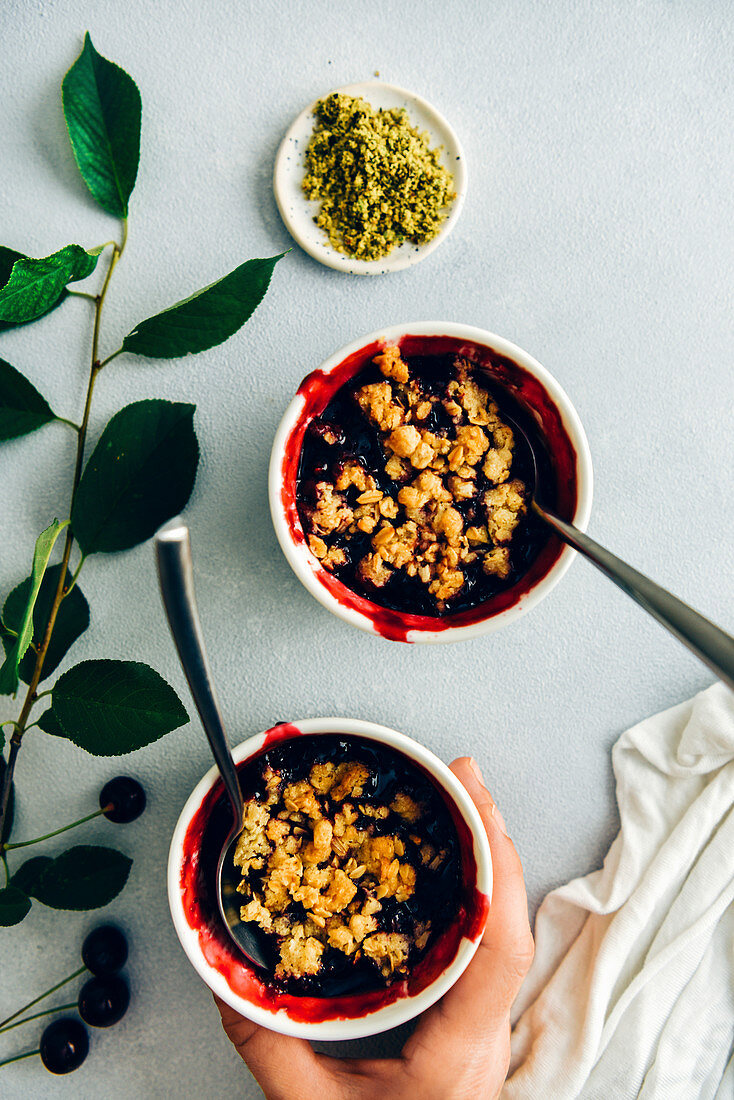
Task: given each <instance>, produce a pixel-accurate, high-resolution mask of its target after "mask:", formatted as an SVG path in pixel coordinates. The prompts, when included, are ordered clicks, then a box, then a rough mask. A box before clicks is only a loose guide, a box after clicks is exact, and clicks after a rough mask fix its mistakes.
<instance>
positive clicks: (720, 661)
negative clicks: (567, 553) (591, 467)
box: [531, 501, 734, 689]
mask: <svg viewBox="0 0 734 1100" xmlns="http://www.w3.org/2000/svg"><path fill="white" fill-rule="evenodd" d="M531 507H532V509H533V511H534V512H535V513H536V514H537V515H539V516H540V517H541V519H543V520H545V522H546V523H547V524H548V525H549V527H552V528H553V530H554V531H555V532H556V534H558V535H560V537H561V538H562V539H563V540H564V542H567V543H568V544H569V546H573V548H574V550H578V552H579V553H580V554H583V555H584V557H585V558H588V559H589V561H590V562H593V564H594V565H595V566H596V567H597V569H600V570H601V571H602V573H604V574H605V575H606V576H607V577H609V579H610V580H611V581H614V583H615V584H616V585H617V586H618V587H619V588H621V589H622V591H623V592H626V593H627V595H628V596H631V597H632V599H633V600H635V601H636V602H637V603H638V604H639V605H640V607H643V608H644V609H645V611H647V612H648V613H649V614H650V615H652V617H653V618H654V619H657V621H658V622H659V623H662V625H663V626H664V627H665V628H666V629H667V630H669V631H670V633H671V634H673V635H675V637H676V638H678V640H679V641H681V642H683V644H684V645H686V646H688V648H689V649H690V650H691V651H692V652H693V653H695V654H696V656H697V657H699V658H700V659H701V660H702V661H703V662H704V664H706V665H708V666H709V668H710V669H712V670H713V671H714V672H715V673H716V675H717V676H720V677H721V679H722V680H723V681H724V683H725V684H727V685H728V686H729V687H730V688H732V689H734V638H732V636H731V634H727V633H726V631H725V630H722V629H721V627H719V626H716V625H715V624H714V623H712V622H711V621H710V619H705V618H704V617H703V615H700V614H699V613H698V611H694V610H693V608H692V607H689V606H688V604H686V603H683V601H682V600H679V599H678V597H677V596H674V595H673V594H672V592H668V591H667V589H665V588H661V587H660V585H659V584H655V582H654V581H651V580H650V578H649V577H646V576H644V575H643V574H642V573H638V572H637V570H636V569H633V568H632V566H631V565H627V563H626V562H623V561H622V560H621V559H620V558H618V557H616V556H615V555H614V554H612V553H610V552H609V550H605V549H604V547H603V546H600V545H599V543H598V542H594V540H593V539H591V538H589V536H588V535H586V534H584V532H583V531H579V530H578V528H576V527H573V526H572V525H571V524H570V523H566V522H565V521H564V520H562V519H560V518H559V517H558V516H556V515H554V514H553V513H552V512H547V511H546V510H545V508H541V507H540V505H538V504H536V502H535V501H533V502H532V505H531Z"/></svg>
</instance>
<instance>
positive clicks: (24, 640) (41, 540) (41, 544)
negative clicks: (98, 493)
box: [0, 519, 68, 695]
mask: <svg viewBox="0 0 734 1100" xmlns="http://www.w3.org/2000/svg"><path fill="white" fill-rule="evenodd" d="M67 525H68V521H65V522H64V523H59V521H58V520H57V519H55V520H54V521H53V523H52V524H51V526H50V527H47V528H46V530H45V531H42V532H41V534H40V535H39V536H38V538H37V539H36V548H35V551H34V553H33V566H32V567H31V576H30V585H29V587H28V601H27V603H26V606H25V610H24V611H23V615H22V616H21V618H20V624H19V630H18V636H17V638H16V639H15V641H14V643H13V645H12V646H11V647H10V650H9V651H8V653H7V655H6V657H5V661H4V662H3V666H2V668H0V695H15V692H16V691H17V690H18V665H19V664H20V662H21V660H22V658H23V656H24V654H25V652H26V650H27V649H28V646H29V645H30V644H31V642H32V641H33V609H34V607H35V604H36V598H37V596H38V592H39V589H40V587H41V582H42V580H43V575H44V573H45V572H46V567H47V565H48V559H49V558H50V557H51V551H52V550H53V548H54V543H55V542H56V539H57V538H58V536H59V532H61V531H62V530H63V529H64V527H66V526H67ZM7 625H8V624H7V623H6V624H5V626H6V628H7Z"/></svg>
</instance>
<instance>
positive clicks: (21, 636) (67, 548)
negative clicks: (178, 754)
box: [0, 34, 282, 925]
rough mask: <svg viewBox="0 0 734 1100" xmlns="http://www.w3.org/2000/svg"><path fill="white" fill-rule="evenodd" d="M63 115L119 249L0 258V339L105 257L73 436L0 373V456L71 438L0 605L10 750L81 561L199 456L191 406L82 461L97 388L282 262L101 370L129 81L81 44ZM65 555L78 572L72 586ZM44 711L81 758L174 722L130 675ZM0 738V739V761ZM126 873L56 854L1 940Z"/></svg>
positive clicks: (71, 616) (125, 343) (187, 487)
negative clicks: (19, 695)
mask: <svg viewBox="0 0 734 1100" xmlns="http://www.w3.org/2000/svg"><path fill="white" fill-rule="evenodd" d="M62 103H63V110H64V117H65V119H66V125H67V129H68V133H69V140H70V142H71V148H72V152H73V155H74V158H75V160H76V163H77V165H78V167H79V171H80V173H81V177H82V179H83V180H84V183H85V184H86V186H87V188H88V191H89V193H90V195H91V197H92V199H93V200H94V201H95V202H96V203H97V204H98V205H99V206H100V207H101V208H102V209H103V210H105V211H106V212H107V213H108V214H110V215H112V216H113V217H115V218H117V219H119V220H120V222H121V231H122V243H120V244H118V243H115V242H108V244H107V245H101V246H98V247H93V248H86V247H82V246H81V245H79V244H67V245H65V246H64V247H62V248H59V249H57V251H55V252H53V253H51V254H50V255H48V256H44V257H41V258H33V257H31V256H29V255H27V254H26V253H24V252H20V251H17V250H16V249H15V248H11V247H9V246H4V245H0V334H1V333H2V332H3V331H7V330H10V329H12V328H14V327H16V326H19V325H25V324H28V323H31V322H33V321H37V320H38V319H39V318H41V317H44V316H46V315H47V314H49V313H50V312H51V311H53V310H55V309H56V308H57V307H58V306H60V305H62V304H63V303H65V302H67V301H69V300H70V299H71V298H72V297H73V296H74V295H75V294H77V295H78V294H79V291H76V290H74V289H71V287H72V284H75V283H78V282H80V281H82V280H84V279H87V278H89V277H90V276H92V275H93V274H94V273H95V271H96V269H97V267H98V265H99V261H100V257H102V255H103V253H104V252H105V249H107V248H109V247H111V248H112V253H111V256H110V257H109V258H108V267H107V271H106V274H105V277H104V282H103V284H102V286H101V289H100V290H99V292H94V291H93V292H91V293H87V292H86V291H82V297H86V298H89V299H91V301H92V303H93V305H94V310H95V326H94V340H93V352H92V366H91V376H90V383H89V389H88V395H87V407H86V409H85V413H84V418H83V420H82V423H81V425H79V426H77V425H76V424H74V423H72V421H70V420H67V419H66V418H65V417H63V416H61V415H60V414H59V413H57V412H56V411H55V410H54V409H53V408H52V407H51V405H50V403H49V402H48V400H47V399H46V398H45V397H44V395H43V394H42V393H41V392H40V391H39V390H38V389H37V388H36V386H35V385H34V384H33V383H32V382H31V381H29V379H28V378H27V377H26V376H25V375H24V374H23V373H22V372H21V371H20V370H18V369H17V368H16V367H15V366H13V365H12V364H10V363H9V362H7V361H6V360H5V359H2V358H0V442H4V441H8V440H15V439H19V438H20V437H23V436H26V435H29V434H30V433H32V432H36V431H38V430H40V429H41V428H43V427H45V426H46V425H48V424H51V423H54V422H59V421H63V422H64V423H66V424H67V425H70V426H71V427H72V428H74V429H75V430H76V432H77V433H78V456H77V466H76V471H75V474H74V481H73V485H72V497H71V499H72V505H71V509H70V516H69V519H68V520H65V521H64V522H60V521H59V520H56V519H55V520H53V522H52V523H51V524H50V525H49V526H48V527H47V528H46V530H45V531H43V532H41V534H40V535H39V537H38V539H37V541H36V545H35V549H34V553H33V559H32V563H31V568H30V572H29V575H28V576H27V577H26V578H25V579H24V580H22V581H21V582H20V583H19V584H16V586H15V587H14V588H13V589H12V590H11V591H10V592H9V594H8V595H7V597H6V599H5V602H4V604H3V606H2V611H1V612H0V641H2V646H3V649H4V661H3V662H2V665H1V666H0V693H5V694H11V695H12V694H15V692H16V691H17V689H18V687H19V686H20V684H21V683H22V684H25V685H29V694H28V695H27V698H26V702H25V703H24V709H23V710H22V711H21V717H20V719H19V721H18V722H17V723H13V724H14V725H16V726H17V727H18V729H17V731H16V737H15V738H14V740H15V741H16V747H17V734H18V733H20V734H22V733H23V732H24V731H25V729H27V728H31V727H29V726H28V724H27V723H28V717H27V716H28V714H29V710H30V709H32V707H33V706H35V705H36V703H37V701H38V700H37V698H36V694H35V693H36V690H37V688H38V685H39V684H41V683H42V682H43V681H45V680H46V679H47V678H48V677H50V676H51V675H52V674H53V673H55V672H56V671H57V669H58V667H59V665H60V664H61V662H62V661H63V660H64V659H65V658H66V656H67V654H68V652H69V650H70V649H71V647H72V646H73V645H74V643H75V642H76V641H77V639H78V638H79V637H80V636H81V635H82V634H83V633H84V631H85V630H86V629H87V627H88V626H89V622H90V610H89V605H88V603H87V600H86V598H85V596H84V594H83V592H82V591H81V589H80V587H79V584H78V583H77V577H78V575H79V571H80V569H81V568H82V566H83V565H84V562H85V561H86V559H87V558H89V557H90V556H92V555H94V554H102V553H103V554H109V553H115V552H119V551H124V550H129V549H131V548H132V547H135V546H138V545H139V544H140V543H142V542H144V541H145V540H146V539H148V538H149V537H150V536H151V535H152V534H153V533H154V532H155V530H156V529H157V528H158V527H159V526H160V525H161V524H162V523H164V522H165V521H166V520H167V519H169V518H170V517H171V516H173V515H175V514H176V513H178V512H180V511H181V510H182V509H183V508H184V507H185V505H186V503H187V502H188V500H189V498H190V496H191V493H192V490H193V487H194V482H195V479H196V471H197V466H198V460H199V444H198V441H197V437H196V432H195V430H194V413H195V406H194V405H193V404H187V403H179V402H173V401H164V400H160V399H147V400H141V401H135V402H133V403H131V404H129V405H127V406H126V407H125V408H123V409H121V410H120V411H119V412H117V413H116V414H115V415H114V416H113V417H112V418H111V419H110V420H109V422H108V423H107V424H106V426H104V427H103V429H102V432H101V435H100V437H99V440H98V442H97V444H96V446H95V447H94V448H93V449H92V451H91V454H90V455H88V456H87V455H86V454H85V450H86V448H85V442H86V430H87V426H88V423H89V409H90V406H91V398H92V391H93V388H94V383H95V378H96V376H97V375H98V374H99V372H100V371H102V370H103V368H105V367H106V365H107V364H109V363H110V362H111V361H112V360H113V359H116V358H117V356H119V355H122V354H126V355H135V356H139V357H144V358H153V359H174V358H179V357H183V356H186V355H190V354H193V353H197V352H202V351H205V350H207V349H208V348H212V347H214V346H215V345H217V344H220V343H221V342H222V341H224V340H226V339H228V338H229V337H231V336H232V335H234V333H235V332H237V331H238V329H240V328H241V327H242V325H244V324H245V322H246V321H247V320H248V319H249V317H250V316H251V315H252V313H253V311H254V310H255V309H256V308H257V306H258V305H259V303H260V302H261V301H262V299H263V297H264V295H265V293H266V291H267V289H268V286H269V284H270V280H271V277H272V274H273V270H274V268H275V265H276V264H277V262H278V261H279V260H280V259H281V255H282V254H281V255H278V256H272V257H270V258H263V259H250V260H247V261H245V262H244V263H240V264H239V265H238V266H236V267H235V268H234V269H233V270H232V271H230V272H229V274H226V275H224V276H223V277H222V278H220V279H218V280H217V281H215V282H213V283H210V284H209V285H207V286H205V287H203V289H201V290H198V291H196V292H195V293H193V294H190V295H189V296H188V297H186V298H184V299H182V300H181V301H179V302H177V303H175V304H174V305H172V306H169V307H168V308H165V309H163V310H162V311H161V312H159V313H157V314H155V315H154V316H151V317H148V318H146V319H145V320H142V321H140V322H139V323H138V324H136V325H133V326H132V327H131V328H130V330H129V332H128V334H127V336H125V337H124V339H123V340H122V343H121V345H120V347H119V348H118V350H117V351H115V352H114V353H113V354H111V355H109V356H107V358H106V359H104V360H100V358H99V357H98V350H97V349H98V337H99V321H100V316H101V310H102V306H103V303H104V298H105V294H106V290H107V286H108V284H109V279H110V276H111V274H112V271H113V269H114V267H115V264H116V263H117V261H118V260H119V258H120V256H121V254H122V252H123V249H124V244H125V239H126V233H127V218H128V214H129V211H130V202H131V197H132V194H133V190H134V187H135V181H136V179H137V175H138V167H139V160H140V138H141V119H142V104H141V97H140V92H139V90H138V88H137V86H136V84H135V82H134V81H133V79H132V78H131V77H130V76H129V75H128V74H127V73H126V72H125V71H124V70H123V69H122V68H120V67H119V66H118V65H116V64H114V63H113V62H112V61H109V60H108V59H107V58H105V57H103V56H102V55H101V54H99V53H98V52H97V50H96V49H95V47H94V45H93V43H92V40H91V38H90V36H89V34H87V35H86V37H85V39H84V46H83V49H82V52H81V54H80V56H79V57H78V59H77V60H76V62H75V63H74V65H73V66H72V67H71V69H70V70H69V72H68V73H67V74H66V76H65V77H64V80H63V83H62ZM36 373H37V372H36ZM60 535H63V538H62V540H61V542H60V543H59V542H58V540H59V536H60ZM57 543H58V545H61V543H63V546H64V549H63V553H62V556H61V560H60V561H58V560H57V561H54V562H53V563H52V556H53V554H54V551H55V548H56V547H57ZM74 546H76V547H77V548H78V557H79V561H78V564H77V566H76V569H75V570H74V571H72V568H71V564H70V562H71V558H70V555H71V552H72V548H73V547H74ZM41 660H42V667H40V668H39V662H40V661H41ZM31 692H32V694H31ZM49 696H50V702H48V703H44V705H45V706H47V709H46V710H44V711H43V712H42V713H41V715H40V718H38V719H37V720H35V721H34V722H33V723H32V725H33V726H37V727H38V728H39V729H41V730H43V731H44V732H45V733H46V734H49V735H51V736H54V737H61V738H64V739H65V740H67V741H69V742H71V743H72V744H74V745H76V746H77V747H79V748H81V749H83V750H84V751H85V752H88V753H91V754H93V755H95V756H110V757H114V756H118V755H120V754H122V753H128V752H132V751H134V750H136V749H139V748H142V747H143V746H145V745H148V744H150V743H151V742H153V741H156V740H157V739H158V738H160V737H162V736H164V735H165V734H167V733H169V732H171V731H172V730H174V729H176V728H178V727H180V726H182V725H183V724H184V723H186V722H187V721H188V716H187V714H186V710H185V709H184V707H183V704H182V703H181V701H180V699H179V698H178V696H177V695H176V693H175V692H174V690H173V689H172V688H171V687H170V686H169V685H168V684H167V683H166V682H165V680H163V679H162V677H161V676H160V675H159V674H158V673H157V672H156V671H155V670H154V669H152V668H149V667H148V666H147V665H145V664H142V663H141V662H138V661H122V660H100V659H97V660H85V661H81V662H80V663H78V664H76V665H74V666H72V667H70V668H68V669H67V670H66V671H64V672H63V673H62V674H61V675H60V676H58V678H57V679H56V680H55V682H54V683H53V684H52V686H51V688H50V689H47V690H45V691H43V692H41V698H44V699H47V698H48V697H49ZM29 703H30V708H29ZM1 738H2V728H1V727H0V747H2V741H1ZM13 763H14V759H12V760H11V762H10V765H8V764H6V761H5V759H4V757H3V756H2V755H0V791H2V790H3V789H4V788H5V789H7V792H8V794H9V801H8V807H7V813H6V815H5V819H4V821H3V823H2V831H1V834H0V855H1V856H2V860H3V863H5V869H6V872H7V870H8V869H7V863H6V862H5V852H6V850H7V849H5V848H4V847H3V846H4V845H7V844H8V842H9V838H10V836H11V832H12V829H13V811H14V800H15V788H14V785H13V782H12V768H13ZM44 839H47V838H44ZM25 843H32V842H25ZM11 847H12V845H11ZM130 865H131V861H130V860H129V859H128V858H127V857H126V856H124V855H122V853H120V852H118V851H116V850H115V849H112V848H102V847H97V846H90V845H81V846H77V847H74V848H70V849H68V850H67V851H65V852H62V853H61V854H60V855H58V856H56V857H55V858H51V857H50V856H45V855H41V856H33V857H32V858H30V859H27V860H26V861H25V862H24V863H23V864H22V865H21V866H20V867H19V868H18V869H17V870H16V871H15V873H14V874H12V876H10V877H9V878H7V876H6V882H5V886H4V887H3V888H1V889H0V925H11V924H16V923H18V922H19V921H21V920H22V919H23V918H24V917H25V915H26V914H27V913H28V911H29V910H30V908H31V905H32V902H33V900H34V899H35V900H37V901H40V902H42V903H43V904H45V905H48V906H51V907H52V908H57V909H90V908H97V907H99V906H102V905H106V904H107V903H108V902H109V901H110V900H111V899H112V898H114V897H115V896H116V895H117V894H118V893H119V891H120V890H121V889H122V888H123V886H124V885H125V882H126V880H127V876H128V873H129V870H130Z"/></svg>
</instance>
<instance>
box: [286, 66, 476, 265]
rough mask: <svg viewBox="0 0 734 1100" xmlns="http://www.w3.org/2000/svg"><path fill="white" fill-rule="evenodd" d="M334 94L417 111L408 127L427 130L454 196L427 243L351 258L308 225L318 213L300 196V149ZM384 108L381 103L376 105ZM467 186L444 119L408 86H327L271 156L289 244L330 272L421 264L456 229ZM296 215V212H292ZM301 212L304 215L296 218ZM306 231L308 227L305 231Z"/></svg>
mask: <svg viewBox="0 0 734 1100" xmlns="http://www.w3.org/2000/svg"><path fill="white" fill-rule="evenodd" d="M335 92H338V93H340V94H341V95H351V96H361V97H362V98H363V99H366V100H368V101H369V96H370V94H372V96H373V97H376V96H378V97H380V98H384V99H387V98H388V97H389V98H391V99H395V101H396V102H394V103H390V104H384V105H385V106H395V107H405V109H406V110H407V111H408V114H409V115H410V113H411V112H410V107H411V105H412V106H413V108H414V113H415V112H416V111H417V112H420V113H421V114H422V115H423V116H424V117H423V118H422V119H416V118H414V117H413V116H411V122H412V124H413V125H417V126H418V128H419V129H420V130H427V131H428V133H429V135H430V137H431V140H432V142H433V144H434V145H436V144H438V145H440V146H441V147H442V154H443V155H442V161H443V163H444V164H445V166H446V167H447V168H448V169H449V171H450V172H451V173H452V175H453V177H454V189H455V191H456V198H455V199H454V201H453V202H452V204H451V206H450V207H449V211H448V213H447V215H446V219H445V220H444V221H443V222H442V224H441V228H440V230H439V231H438V233H437V234H436V236H435V237H434V238H433V239H432V240H430V241H428V242H427V243H426V244H422V245H416V244H412V243H411V242H409V241H406V242H405V243H404V244H402V245H400V246H399V247H398V248H394V249H393V250H392V252H389V253H388V254H387V256H383V257H382V258H381V259H379V260H356V259H354V258H353V257H352V256H347V255H346V254H345V253H342V252H337V251H336V249H334V248H332V247H331V245H330V244H329V239H328V237H327V236H326V234H325V233H324V231H323V230H322V229H320V228H319V227H318V226H316V225H315V224H314V223H313V220H312V219H313V214H314V213H315V212H316V210H317V209H318V203H317V202H315V201H314V202H310V201H309V200H308V199H306V197H305V196H304V195H303V194H302V192H301V180H302V179H303V161H302V150H303V147H304V145H305V144H307V143H308V140H309V138H310V135H311V133H312V132H313V110H314V107H315V106H316V104H317V103H318V102H319V100H321V99H325V98H326V96H329V95H333V94H334V93H335ZM377 106H378V107H379V106H383V104H381V103H380V104H377ZM466 187H467V169H466V157H465V155H464V150H463V148H462V146H461V142H460V141H459V138H458V137H457V135H456V132H455V130H454V128H453V126H451V124H450V123H449V122H448V120H447V119H446V118H445V117H444V116H443V115H442V114H441V112H440V111H437V110H436V108H435V107H434V106H433V105H432V104H430V103H429V102H428V100H426V99H423V97H422V96H419V95H416V93H415V92H411V91H409V90H408V89H407V88H401V87H399V86H398V85H397V84H388V83H385V82H384V81H381V80H373V81H363V82H360V83H356V84H346V85H344V86H343V87H341V88H332V90H331V91H330V92H326V93H325V95H323V96H319V98H318V99H315V100H314V101H313V103H310V104H309V105H308V107H306V108H304V110H303V111H301V113H300V114H299V115H298V117H297V118H296V119H295V121H294V122H293V123H292V124H291V126H290V127H289V129H288V130H287V132H286V134H285V137H284V138H283V140H282V142H281V143H280V146H279V148H278V152H277V153H276V156H275V166H274V169H273V191H274V194H275V201H276V203H277V206H278V210H279V211H280V216H281V218H282V219H283V222H284V223H285V226H286V228H287V229H288V232H289V233H290V234H291V236H292V237H293V239H294V241H296V243H297V244H298V245H300V247H301V248H302V249H303V250H304V252H307V253H308V254H309V256H311V257H313V259H314V260H318V261H319V263H322V264H325V265H326V266H327V267H331V268H333V269H334V270H335V271H344V272H346V273H347V274H350V275H386V274H389V273H390V272H392V271H401V270H403V269H404V268H406V267H411V266H412V265H413V264H417V263H420V261H421V260H424V259H425V258H426V256H430V254H431V252H433V250H434V249H436V248H438V246H439V245H440V244H441V243H442V242H443V241H445V240H446V238H447V237H448V235H449V233H450V232H451V231H452V229H453V228H454V226H455V225H456V223H457V221H458V220H459V217H460V215H461V211H462V208H463V206H464V198H465V196H466ZM296 210H297V211H298V214H296V213H294V211H296ZM302 213H305V217H302V216H301V214H302ZM306 227H308V232H307V229H306Z"/></svg>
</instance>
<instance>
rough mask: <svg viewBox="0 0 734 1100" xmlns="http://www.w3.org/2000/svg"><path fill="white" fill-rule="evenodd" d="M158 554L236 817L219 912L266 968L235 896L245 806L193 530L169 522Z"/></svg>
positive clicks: (224, 853)
mask: <svg viewBox="0 0 734 1100" xmlns="http://www.w3.org/2000/svg"><path fill="white" fill-rule="evenodd" d="M155 551H156V561H157V564H158V580H159V583H160V588H161V595H162V597H163V606H164V607H165V609H166V615H167V616H168V624H169V626H170V628H171V634H172V635H173V640H174V642H175V644H176V649H177V650H178V656H179V660H180V661H181V666H182V668H183V670H184V674H185V676H186V679H187V680H188V684H189V688H190V689H191V694H192V696H193V699H194V703H195V704H196V709H197V710H198V712H199V717H200V718H201V724H202V725H203V727H204V732H205V733H206V736H207V738H208V740H209V746H210V748H211V750H212V754H213V756H214V760H215V762H216V765H217V767H218V768H219V774H220V775H221V777H222V782H223V783H224V788H225V790H226V792H227V795H228V797H229V800H230V802H231V804H232V813H233V815H234V821H233V823H232V828H231V829H230V831H229V833H228V834H227V837H226V839H225V841H224V844H223V845H222V850H221V852H220V855H219V862H218V863H217V871H216V879H215V883H216V890H217V903H218V905H219V913H220V915H221V918H222V921H223V922H224V926H225V928H226V929H227V931H228V932H229V934H230V936H231V937H232V939H233V940H234V942H235V943H236V944H237V947H239V949H240V950H241V951H243V952H244V953H245V955H247V957H248V958H249V959H250V960H251V962H253V963H255V964H256V965H257V966H262V967H265V966H267V960H266V957H265V954H264V952H263V949H262V944H261V942H260V938H259V937H258V934H257V932H256V931H255V929H254V928H253V927H252V925H251V924H249V923H247V922H245V921H242V920H241V919H240V913H239V910H240V905H239V902H238V900H237V899H238V898H239V899H240V901H241V897H240V895H239V894H237V892H236V884H237V882H238V880H239V878H240V875H239V874H238V872H237V870H236V868H235V866H234V864H233V862H232V856H233V854H234V849H235V845H236V844H237V840H238V838H239V836H240V833H241V832H242V818H243V814H244V802H243V798H242V790H241V788H240V782H239V778H238V776H237V768H236V767H235V762H234V760H233V759H232V753H231V751H230V748H229V744H228V742H227V735H226V733H225V732H224V723H223V721H222V712H221V710H220V708H219V701H218V699H217V694H216V691H215V689H214V681H213V679H212V674H211V669H210V667H209V661H208V659H207V655H206V648H205V646H204V637H203V635H202V632H201V623H200V622H199V613H198V611H197V608H196V599H195V596H194V574H193V568H192V564H191V543H190V541H189V529H188V527H186V525H185V524H184V523H183V521H182V520H180V519H175V520H171V522H170V523H168V524H167V525H166V526H165V527H162V528H161V530H160V531H159V532H158V533H157V534H156V536H155Z"/></svg>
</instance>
